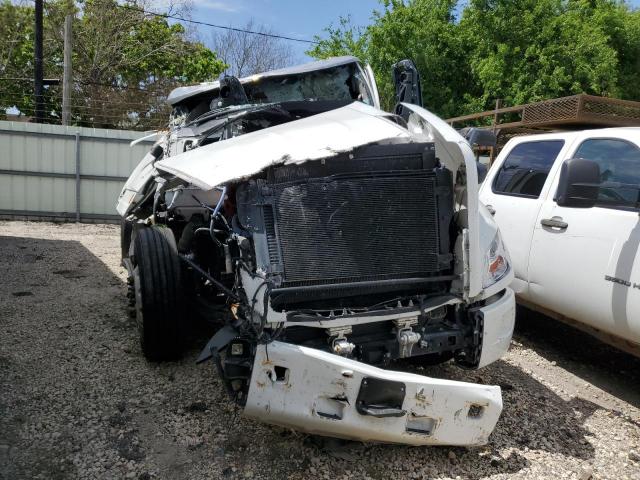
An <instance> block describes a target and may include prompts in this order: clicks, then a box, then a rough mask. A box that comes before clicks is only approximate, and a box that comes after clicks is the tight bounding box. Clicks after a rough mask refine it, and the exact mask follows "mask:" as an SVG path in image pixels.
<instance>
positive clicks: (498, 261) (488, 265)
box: [482, 230, 511, 288]
mask: <svg viewBox="0 0 640 480" xmlns="http://www.w3.org/2000/svg"><path fill="white" fill-rule="evenodd" d="M509 268H511V267H510V261H509V254H508V253H507V249H506V248H505V246H504V243H502V237H500V230H498V231H497V232H496V236H495V237H493V241H492V242H491V245H489V250H487V252H486V253H485V256H484V273H483V276H482V287H483V288H488V287H490V286H491V285H493V284H494V283H496V282H497V281H498V280H500V279H501V278H503V277H504V276H505V275H506V274H507V273H508V272H509Z"/></svg>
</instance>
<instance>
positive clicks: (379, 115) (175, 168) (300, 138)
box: [155, 102, 410, 190]
mask: <svg viewBox="0 0 640 480" xmlns="http://www.w3.org/2000/svg"><path fill="white" fill-rule="evenodd" d="M387 116H388V114H385V113H384V112H381V111H380V110H377V109H375V108H373V107H369V106H367V105H364V104H362V103H359V102H354V103H352V104H349V105H347V106H346V107H342V108H338V109H336V110H331V111H328V112H325V113H321V114H318V115H315V116H313V117H309V118H305V119H302V120H297V121H294V122H290V123H287V124H284V125H277V126H275V127H271V128H266V129H264V130H260V131H257V132H253V133H250V134H246V135H242V136H239V137H234V138H230V139H228V140H225V141H224V142H218V143H212V144H210V145H205V146H203V147H200V148H197V149H194V150H189V151H187V152H185V153H181V154H179V155H176V156H174V157H170V158H168V159H165V160H162V161H160V162H157V163H156V165H155V166H156V168H157V169H158V170H163V171H166V172H169V173H172V174H174V175H176V176H178V177H180V178H182V179H184V180H186V181H188V182H190V183H192V184H193V185H196V186H197V187H199V188H202V189H203V190H210V189H212V188H214V187H216V186H218V185H221V184H223V183H226V182H229V181H231V180H236V179H240V178H246V177H249V176H251V175H255V174H256V173H259V172H260V171H262V170H264V169H265V168H267V167H269V166H272V165H277V164H297V163H303V162H306V161H309V160H318V159H322V158H328V157H331V156H334V155H336V154H337V153H340V152H348V151H350V150H353V149H354V148H356V147H359V146H361V145H367V144H370V143H376V142H392V141H410V135H409V132H408V131H407V130H406V129H404V128H402V127H401V126H400V125H398V124H396V123H394V122H392V121H390V120H388V119H387V118H386V117H387Z"/></svg>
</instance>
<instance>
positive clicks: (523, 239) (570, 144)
mask: <svg viewBox="0 0 640 480" xmlns="http://www.w3.org/2000/svg"><path fill="white" fill-rule="evenodd" d="M555 139H562V140H564V141H565V145H564V147H563V148H562V150H561V151H560V153H559V154H558V156H557V158H556V160H555V162H554V164H553V166H552V168H551V170H550V171H549V175H548V176H547V179H546V182H545V185H544V187H543V189H542V192H541V194H540V197H539V198H538V199H530V198H518V197H510V196H507V195H500V194H496V193H494V192H492V189H491V185H492V182H493V180H494V178H495V176H496V173H497V172H498V170H499V168H500V165H501V164H502V162H503V161H504V159H505V158H506V156H507V155H508V154H509V152H510V151H511V150H512V149H513V147H515V146H516V145H518V144H520V143H524V142H531V141H540V140H555ZM587 139H623V140H626V141H628V142H630V143H633V144H635V145H637V146H639V147H640V129H637V128H636V129H632V128H620V129H602V130H591V131H584V132H568V133H558V134H544V135H535V136H527V137H517V138H515V139H513V140H512V141H510V142H509V143H508V144H507V146H505V148H504V149H503V151H502V152H501V154H500V156H499V157H498V159H497V160H496V162H495V163H494V165H493V167H492V169H491V172H490V175H488V177H487V181H485V183H484V184H483V186H482V189H481V192H480V198H481V200H482V201H483V202H484V203H486V204H490V205H492V206H493V207H494V209H495V210H496V214H495V219H496V221H497V222H498V225H499V226H500V230H501V232H502V234H503V237H504V238H505V242H506V243H507V247H508V248H509V251H510V253H511V258H512V262H513V265H514V269H515V274H516V279H517V283H518V284H517V285H515V284H514V289H515V290H516V292H517V293H518V295H519V297H520V298H521V299H523V300H524V301H526V303H527V305H529V306H533V307H534V308H535V307H540V308H541V309H542V310H544V311H546V312H548V313H551V314H555V316H558V317H560V318H562V317H566V318H567V319H569V320H572V321H576V322H580V323H582V324H584V325H586V326H588V327H591V328H593V329H596V330H599V331H601V332H605V333H607V334H610V335H613V336H615V337H618V338H620V339H623V340H625V341H627V342H630V343H632V344H635V345H636V346H640V255H639V254H638V246H640V217H639V216H638V212H637V211H630V210H623V209H616V208H603V207H597V206H596V207H593V208H567V207H560V206H558V205H557V204H556V202H555V201H554V196H555V192H556V190H557V187H558V180H559V177H560V168H561V166H562V163H563V162H564V161H565V160H567V159H570V158H573V157H574V155H575V153H576V151H577V149H578V148H579V147H580V145H581V144H582V142H583V141H585V140H587ZM638 167H639V168H640V165H639V166H638ZM552 217H558V219H559V220H562V221H564V222H566V223H567V224H568V227H567V228H566V229H565V230H558V229H551V228H548V227H544V226H543V225H541V223H540V222H541V220H543V219H550V218H552ZM612 279H615V280H613V281H612Z"/></svg>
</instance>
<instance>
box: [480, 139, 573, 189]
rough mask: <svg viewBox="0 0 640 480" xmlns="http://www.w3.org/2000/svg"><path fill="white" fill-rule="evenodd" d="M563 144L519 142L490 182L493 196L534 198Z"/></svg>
mask: <svg viewBox="0 0 640 480" xmlns="http://www.w3.org/2000/svg"><path fill="white" fill-rule="evenodd" d="M563 146H564V140H541V141H535V142H523V143H520V144H518V145H516V146H515V147H513V149H512V150H511V152H509V154H508V155H507V158H505V160H504V162H502V165H501V166H500V170H499V171H498V173H497V174H496V178H495V180H494V182H493V193H499V194H503V195H515V196H518V197H526V198H538V197H539V196H540V192H541V191H542V186H543V185H544V182H545V180H546V179H547V175H548V174H549V170H550V169H551V167H552V165H553V162H554V161H555V159H556V157H557V156H558V153H560V150H562V147H563Z"/></svg>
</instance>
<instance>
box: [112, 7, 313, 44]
mask: <svg viewBox="0 0 640 480" xmlns="http://www.w3.org/2000/svg"><path fill="white" fill-rule="evenodd" d="M121 7H122V8H127V9H129V10H135V11H137V12H141V13H146V14H147V15H154V16H156V17H162V18H171V19H173V20H178V21H180V22H185V23H192V24H194V25H204V26H206V27H213V28H220V29H223V30H229V31H232V32H241V33H249V34H251V35H260V36H262V37H270V38H278V39H280V40H287V41H290V42H300V43H309V44H312V45H316V44H318V43H319V42H317V41H315V40H307V39H303V38H293V37H287V36H284V35H278V34H276V33H267V32H256V31H254V30H247V29H244V28H237V27H230V26H224V25H217V24H215V23H208V22H203V21H200V20H191V19H188V18H184V17H180V16H178V15H171V14H168V13H158V12H152V11H149V10H145V9H143V8H139V7H134V6H133V5H121Z"/></svg>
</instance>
